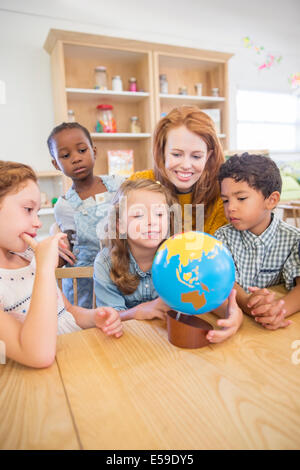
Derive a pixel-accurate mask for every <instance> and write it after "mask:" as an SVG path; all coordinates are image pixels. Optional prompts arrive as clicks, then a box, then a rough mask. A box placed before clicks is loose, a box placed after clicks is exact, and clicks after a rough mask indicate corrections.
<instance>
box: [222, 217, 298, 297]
mask: <svg viewBox="0 0 300 470" xmlns="http://www.w3.org/2000/svg"><path fill="white" fill-rule="evenodd" d="M215 237H216V238H218V240H221V241H222V242H223V243H224V245H225V246H226V247H227V248H228V249H229V251H230V252H231V254H232V257H233V260H234V263H235V268H236V282H237V283H238V284H239V285H240V286H241V287H242V288H243V289H244V290H246V291H247V292H248V287H251V286H256V287H260V288H262V287H268V286H273V285H276V284H281V283H284V284H285V287H286V288H287V289H292V287H294V285H295V278H296V277H299V276H300V230H299V229H297V228H296V227H293V226H292V225H288V224H286V223H285V222H283V221H282V220H280V219H279V218H278V217H277V216H276V215H275V214H272V221H271V224H270V225H269V227H268V228H267V229H266V230H265V231H264V232H263V233H262V234H261V235H259V236H257V235H254V234H253V233H252V232H249V231H248V230H237V229H235V228H234V227H233V226H232V225H231V224H229V225H225V226H224V227H221V228H219V229H218V230H217V231H216V233H215Z"/></svg>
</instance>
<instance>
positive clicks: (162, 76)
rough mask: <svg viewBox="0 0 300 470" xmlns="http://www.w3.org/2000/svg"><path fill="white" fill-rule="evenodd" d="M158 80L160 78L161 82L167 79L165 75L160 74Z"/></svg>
mask: <svg viewBox="0 0 300 470" xmlns="http://www.w3.org/2000/svg"><path fill="white" fill-rule="evenodd" d="M159 78H160V79H161V80H166V79H167V75H166V74H165V73H161V74H160V76H159Z"/></svg>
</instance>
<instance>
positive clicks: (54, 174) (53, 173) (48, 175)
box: [37, 170, 62, 178]
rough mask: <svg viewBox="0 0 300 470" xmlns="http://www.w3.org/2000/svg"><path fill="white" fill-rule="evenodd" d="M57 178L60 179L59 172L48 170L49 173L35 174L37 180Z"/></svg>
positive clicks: (40, 172)
mask: <svg viewBox="0 0 300 470" xmlns="http://www.w3.org/2000/svg"><path fill="white" fill-rule="evenodd" d="M58 176H59V177H62V173H61V171H55V170H50V171H39V172H38V173H37V177H38V178H56V177H58Z"/></svg>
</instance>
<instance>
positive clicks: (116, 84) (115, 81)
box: [111, 75, 123, 91]
mask: <svg viewBox="0 0 300 470" xmlns="http://www.w3.org/2000/svg"><path fill="white" fill-rule="evenodd" d="M111 85H112V90H113V91H123V83H122V79H121V77H120V75H115V76H114V77H113V78H112V81H111Z"/></svg>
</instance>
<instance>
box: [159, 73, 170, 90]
mask: <svg viewBox="0 0 300 470" xmlns="http://www.w3.org/2000/svg"><path fill="white" fill-rule="evenodd" d="M159 90H160V93H163V94H168V92H169V87H168V80H167V75H166V74H165V73H162V74H160V76H159Z"/></svg>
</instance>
